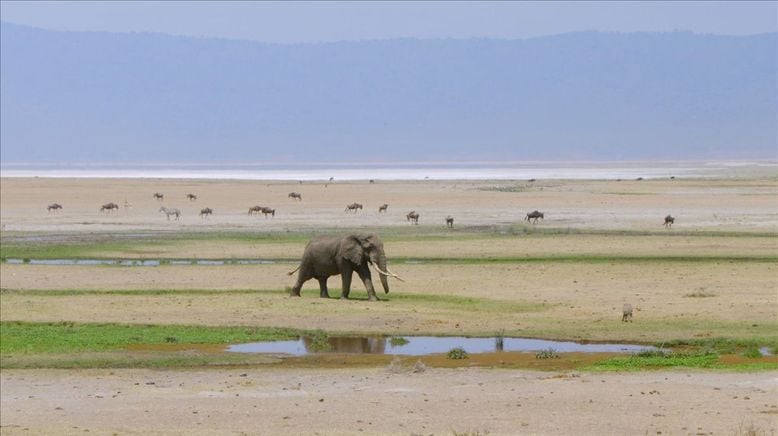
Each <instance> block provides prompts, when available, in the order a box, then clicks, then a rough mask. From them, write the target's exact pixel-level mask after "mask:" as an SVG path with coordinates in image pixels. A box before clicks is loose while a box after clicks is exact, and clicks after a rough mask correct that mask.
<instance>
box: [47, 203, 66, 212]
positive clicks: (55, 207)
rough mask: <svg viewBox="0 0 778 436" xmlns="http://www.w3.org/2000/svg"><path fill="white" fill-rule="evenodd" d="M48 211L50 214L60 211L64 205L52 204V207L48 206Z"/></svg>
mask: <svg viewBox="0 0 778 436" xmlns="http://www.w3.org/2000/svg"><path fill="white" fill-rule="evenodd" d="M46 209H47V210H48V211H49V212H51V211H52V210H54V211H57V210H59V209H62V205H61V204H59V203H52V204H50V205H49V206H48V207H47V208H46Z"/></svg>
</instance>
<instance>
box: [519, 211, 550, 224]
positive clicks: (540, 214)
mask: <svg viewBox="0 0 778 436" xmlns="http://www.w3.org/2000/svg"><path fill="white" fill-rule="evenodd" d="M538 218H540V219H545V217H544V216H543V212H539V211H537V210H533V211H532V212H530V213H528V214H527V216H526V217H524V219H525V220H527V221H529V220H533V221H532V224H535V223H536V222H538Z"/></svg>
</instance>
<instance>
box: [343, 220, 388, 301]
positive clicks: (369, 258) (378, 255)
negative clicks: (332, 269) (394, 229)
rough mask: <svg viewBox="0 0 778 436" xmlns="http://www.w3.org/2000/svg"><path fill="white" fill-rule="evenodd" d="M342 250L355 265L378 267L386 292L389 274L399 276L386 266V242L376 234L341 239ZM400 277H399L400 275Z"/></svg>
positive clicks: (344, 256) (346, 257) (345, 256)
mask: <svg viewBox="0 0 778 436" xmlns="http://www.w3.org/2000/svg"><path fill="white" fill-rule="evenodd" d="M340 250H341V254H342V256H343V258H345V259H347V260H349V261H350V262H351V263H353V264H355V265H363V264H366V263H367V264H371V265H374V266H375V267H376V269H378V274H379V275H380V277H381V285H382V286H383V287H384V292H386V293H387V294H388V293H389V281H388V280H387V276H388V275H392V276H394V277H397V276H396V275H394V274H392V273H391V272H388V271H389V270H388V269H387V266H386V254H385V253H384V243H383V242H381V239H380V238H378V235H376V234H372V233H371V234H361V235H351V236H347V237H346V238H344V240H343V241H341V245H340ZM398 278H399V277H398Z"/></svg>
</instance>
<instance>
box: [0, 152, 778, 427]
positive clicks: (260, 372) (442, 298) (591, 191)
mask: <svg viewBox="0 0 778 436" xmlns="http://www.w3.org/2000/svg"><path fill="white" fill-rule="evenodd" d="M772 168H774V167H772ZM291 192H298V193H300V194H301V195H302V200H298V199H294V198H290V197H289V196H288V194H289V193H291ZM154 193H160V194H163V195H164V197H163V199H162V200H158V199H156V198H155V197H154V196H153V195H152V194H154ZM187 194H194V195H196V197H197V198H196V199H194V200H190V199H188V198H187ZM55 202H56V203H60V204H61V205H62V206H63V207H62V209H60V210H52V211H47V206H48V205H50V204H52V203H55ZM108 202H114V203H116V204H117V205H119V209H118V210H116V211H111V212H105V211H104V212H101V211H100V207H101V205H103V204H105V203H108ZM353 202H357V203H361V204H363V205H364V207H363V209H361V210H358V211H357V212H356V213H352V212H349V211H346V210H344V209H345V208H346V205H348V204H350V203H353ZM382 204H388V209H387V211H386V212H383V213H379V211H378V208H379V206H380V205H382ZM256 205H260V206H265V207H271V208H273V209H275V211H276V212H275V215H274V216H270V215H268V216H265V215H262V214H259V215H254V214H249V213H248V210H249V208H250V207H252V206H256ZM163 206H164V207H167V208H177V209H179V210H180V212H181V216H180V218H179V219H175V216H172V217H170V219H168V218H167V216H166V215H165V214H164V213H162V212H160V208H161V207H163ZM206 207H207V208H210V209H212V210H213V214H212V215H208V216H202V217H201V216H200V211H201V210H202V209H204V208H206ZM412 210H415V211H416V212H418V213H419V215H420V218H419V223H418V225H415V224H413V223H411V222H409V221H408V220H407V219H406V214H407V213H408V212H410V211H412ZM533 210H539V211H542V212H544V214H545V216H544V219H541V220H538V221H537V222H536V223H531V222H528V221H527V220H525V219H524V218H525V215H526V214H527V213H528V212H531V211H533ZM668 214H670V215H672V216H673V217H675V223H674V224H673V225H672V227H669V228H668V227H665V226H664V217H665V216H666V215H668ZM447 216H451V217H453V218H454V225H453V227H452V228H448V227H447V226H446V221H445V219H446V217H447ZM0 225H2V233H0V257H1V258H2V263H0V318H1V322H0V328H1V330H0V382H1V383H2V386H1V388H2V397H1V398H0V433H2V434H76V433H78V434H84V433H85V432H87V431H88V432H90V433H97V434H405V435H410V434H423V435H429V434H435V435H452V434H467V435H476V434H480V435H483V434H598V435H599V434H641V435H642V434H651V435H655V434H691V435H698V434H706V435H707V434H727V435H729V434H736V435H737V434H743V435H745V434H767V435H771V434H776V433H778V358H776V351H778V350H777V349H778V174H776V173H775V171H773V170H770V171H764V170H754V171H752V172H749V171H745V170H740V171H739V172H738V173H737V175H735V176H732V177H729V176H724V175H723V176H721V177H715V178H688V179H687V178H683V177H678V178H675V179H670V178H667V179H646V180H622V181H615V180H537V181H533V182H529V181H518V180H480V181H462V180H456V181H455V180H451V181H432V180H423V181H382V180H377V181H375V183H371V182H368V181H367V180H365V181H348V182H346V181H342V182H341V181H337V180H336V181H333V182H324V181H322V182H303V183H300V182H296V181H295V182H280V181H240V180H182V179H118V178H117V179H77V178H72V179H50V178H3V179H2V180H0ZM348 233H376V234H378V235H379V236H380V237H381V239H382V240H383V242H384V246H385V251H386V254H387V257H388V260H389V267H390V268H391V269H392V271H393V272H394V273H396V274H397V275H399V276H400V277H402V279H403V280H404V281H399V280H396V279H394V278H391V279H390V282H389V283H390V292H389V293H388V294H384V293H382V292H380V290H379V298H381V301H379V302H369V301H367V293H366V292H365V289H364V286H363V285H362V283H361V282H360V281H359V280H358V279H357V278H356V277H355V279H354V282H353V284H352V290H351V296H350V297H351V298H350V299H349V300H340V299H338V298H337V297H338V296H339V295H340V278H339V277H332V278H330V281H329V286H330V295H331V296H332V297H333V298H330V299H322V298H319V290H318V283H316V281H315V280H311V281H309V282H307V283H306V284H305V286H304V287H303V289H302V297H300V298H296V297H290V296H289V287H290V286H292V284H293V283H294V277H290V276H289V275H287V272H289V271H291V270H293V269H294V268H295V267H296V266H297V265H298V263H299V260H300V257H301V255H302V253H303V250H304V248H305V246H306V244H307V242H308V241H309V240H310V239H311V238H314V237H316V236H320V235H342V234H348ZM140 262H145V263H146V264H147V266H140V265H138V264H139V263H140ZM378 288H380V286H379V287H378ZM625 303H628V304H630V305H631V306H632V307H633V318H632V322H622V306H623V305H624V304H625ZM418 335H427V336H441V337H443V336H456V337H460V336H467V337H488V338H492V337H496V338H501V337H505V338H512V337H528V338H541V339H556V340H568V341H579V342H608V343H628V344H639V345H645V346H647V347H648V346H653V347H655V348H654V349H653V351H650V352H649V351H646V352H642V353H639V354H636V355H631V354H621V353H566V352H557V351H555V350H553V349H550V350H546V352H544V353H535V352H516V351H494V352H488V353H482V354H472V353H471V354H470V355H469V356H462V355H456V354H452V353H449V354H446V353H443V354H434V355H426V356H406V355H399V356H392V355H385V354H343V353H336V352H332V351H329V352H328V351H327V348H326V345H327V344H328V343H329V342H331V341H332V340H333V339H337V338H340V337H371V338H372V337H383V338H399V337H403V336H418ZM299 336H306V337H310V338H313V339H312V340H313V341H314V342H316V343H321V344H324V346H323V347H322V352H315V353H311V354H308V355H304V356H288V355H283V354H244V353H234V352H228V351H227V347H228V346H229V345H231V344H237V343H247V342H256V341H265V340H289V339H296V338H297V337H299ZM452 357H465V358H452Z"/></svg>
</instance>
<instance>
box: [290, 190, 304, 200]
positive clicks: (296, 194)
mask: <svg viewBox="0 0 778 436" xmlns="http://www.w3.org/2000/svg"><path fill="white" fill-rule="evenodd" d="M288 197H289V198H294V199H296V200H300V201H303V195H302V194H300V193H299V192H290V193H289V195H288Z"/></svg>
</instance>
